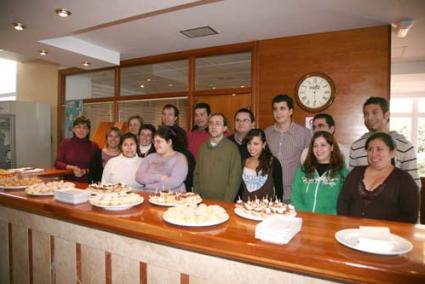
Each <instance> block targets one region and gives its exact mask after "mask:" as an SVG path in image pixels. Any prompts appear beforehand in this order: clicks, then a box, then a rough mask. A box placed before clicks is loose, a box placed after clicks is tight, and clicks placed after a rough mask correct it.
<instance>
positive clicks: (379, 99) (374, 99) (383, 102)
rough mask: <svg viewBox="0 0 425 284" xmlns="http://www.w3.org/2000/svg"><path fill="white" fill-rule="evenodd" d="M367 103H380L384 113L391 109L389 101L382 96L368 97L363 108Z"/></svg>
mask: <svg viewBox="0 0 425 284" xmlns="http://www.w3.org/2000/svg"><path fill="white" fill-rule="evenodd" d="M367 105H379V106H380V107H381V109H382V113H384V114H385V113H386V112H387V111H389V110H390V106H389V104H388V101H387V100H386V99H385V98H382V97H370V98H368V99H367V100H366V101H365V102H364V104H363V109H364V108H365V107H366V106H367Z"/></svg>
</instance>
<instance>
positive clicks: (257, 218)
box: [233, 207, 297, 221]
mask: <svg viewBox="0 0 425 284" xmlns="http://www.w3.org/2000/svg"><path fill="white" fill-rule="evenodd" d="M233 212H235V214H236V215H238V216H239V217H242V218H245V219H249V220H253V221H264V220H265V219H266V218H268V217H270V216H274V215H281V216H286V217H295V216H297V214H296V213H295V214H294V215H285V214H271V215H265V216H261V215H260V214H256V213H250V212H247V210H245V209H243V208H239V207H235V209H234V210H233Z"/></svg>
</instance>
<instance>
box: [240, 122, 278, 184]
mask: <svg viewBox="0 0 425 284" xmlns="http://www.w3.org/2000/svg"><path fill="white" fill-rule="evenodd" d="M254 137H259V138H260V139H261V141H262V142H263V143H264V144H265V147H264V149H263V151H262V152H261V154H260V157H258V167H257V168H256V169H255V171H256V172H257V174H259V173H261V175H263V176H264V175H266V174H268V173H269V172H270V169H271V167H272V162H273V154H272V152H271V151H270V148H269V146H268V145H267V143H266V134H265V133H264V131H263V130H261V129H259V128H253V129H251V130H250V131H249V132H248V133H247V134H246V136H245V138H244V139H243V142H242V144H243V145H245V146H248V143H250V142H251V141H252V139H254Z"/></svg>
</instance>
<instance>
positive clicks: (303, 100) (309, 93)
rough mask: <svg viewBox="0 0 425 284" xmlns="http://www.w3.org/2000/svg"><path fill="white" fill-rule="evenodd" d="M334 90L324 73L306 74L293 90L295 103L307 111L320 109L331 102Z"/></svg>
mask: <svg viewBox="0 0 425 284" xmlns="http://www.w3.org/2000/svg"><path fill="white" fill-rule="evenodd" d="M334 90H335V87H334V85H333V82H332V80H331V79H330V78H329V77H327V76H326V75H325V74H310V75H306V76H305V77H304V78H303V79H301V80H300V81H299V82H298V84H297V87H296V90H295V91H296V99H297V103H298V104H299V105H300V106H301V107H302V108H303V109H305V110H307V111H310V112H317V111H321V110H323V109H325V108H326V107H328V106H329V105H330V104H331V103H332V102H333V100H334V96H335V92H334Z"/></svg>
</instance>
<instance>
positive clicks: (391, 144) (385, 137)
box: [365, 132, 397, 151]
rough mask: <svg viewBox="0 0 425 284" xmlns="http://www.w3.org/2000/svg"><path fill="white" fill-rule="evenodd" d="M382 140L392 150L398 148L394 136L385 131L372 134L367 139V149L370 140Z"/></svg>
mask: <svg viewBox="0 0 425 284" xmlns="http://www.w3.org/2000/svg"><path fill="white" fill-rule="evenodd" d="M377 139H378V140H381V141H382V142H384V143H385V145H387V146H388V148H390V150H391V151H393V150H394V149H396V147H397V145H396V144H395V142H394V140H393V138H392V137H391V135H389V134H387V133H385V132H376V133H374V134H372V135H371V136H370V137H369V138H368V139H367V140H366V144H365V149H366V151H367V148H369V144H370V142H372V141H373V140H377Z"/></svg>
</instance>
